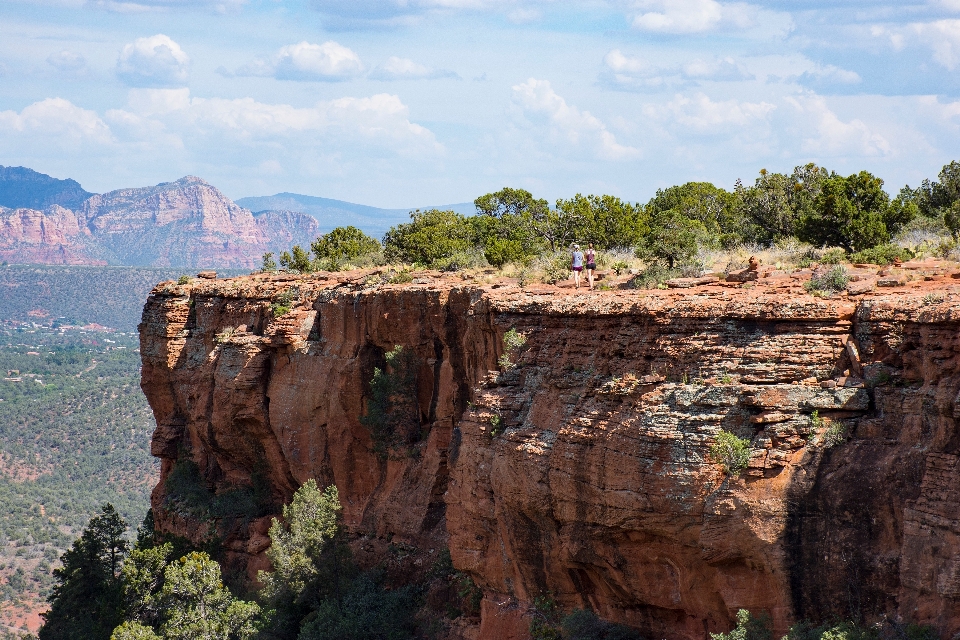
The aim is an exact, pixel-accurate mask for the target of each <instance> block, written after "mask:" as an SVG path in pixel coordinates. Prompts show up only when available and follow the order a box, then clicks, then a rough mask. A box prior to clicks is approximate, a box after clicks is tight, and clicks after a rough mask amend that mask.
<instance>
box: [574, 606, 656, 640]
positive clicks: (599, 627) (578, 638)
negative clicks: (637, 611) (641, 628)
mask: <svg viewBox="0 0 960 640" xmlns="http://www.w3.org/2000/svg"><path fill="white" fill-rule="evenodd" d="M560 626H561V628H562V629H563V638H564V640H642V636H641V635H640V633H639V632H638V631H636V630H635V629H631V628H630V627H626V626H624V625H622V624H615V623H613V622H607V621H606V620H603V619H601V618H600V617H598V616H597V614H595V613H594V612H593V611H586V610H584V609H574V610H573V611H572V612H570V614H568V615H567V616H566V617H565V618H564V619H563V622H562V623H561V624H560Z"/></svg>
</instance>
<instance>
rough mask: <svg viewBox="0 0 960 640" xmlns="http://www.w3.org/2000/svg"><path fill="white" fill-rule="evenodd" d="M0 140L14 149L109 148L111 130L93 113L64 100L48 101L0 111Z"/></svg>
mask: <svg viewBox="0 0 960 640" xmlns="http://www.w3.org/2000/svg"><path fill="white" fill-rule="evenodd" d="M0 139H2V140H3V141H4V145H3V146H5V145H10V146H12V147H15V148H24V147H30V148H33V149H37V148H45V147H47V146H48V145H49V146H52V147H53V148H56V149H64V150H69V149H74V150H77V149H81V148H87V147H89V146H90V145H93V146H102V145H109V144H110V143H111V142H112V141H113V136H112V134H111V131H110V127H108V126H107V124H106V123H105V122H104V121H103V120H101V119H100V117H99V116H98V115H97V114H96V112H94V111H89V110H87V109H82V108H80V107H78V106H76V105H74V104H73V103H72V102H70V101H68V100H64V99H63V98H47V99H46V100H42V101H40V102H35V103H33V104H31V105H28V106H27V107H24V109H23V110H22V111H20V112H19V113H17V112H16V111H0Z"/></svg>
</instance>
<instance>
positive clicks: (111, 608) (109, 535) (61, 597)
mask: <svg viewBox="0 0 960 640" xmlns="http://www.w3.org/2000/svg"><path fill="white" fill-rule="evenodd" d="M126 530H127V523H126V522H124V520H123V518H121V517H120V514H118V513H117V511H116V509H114V508H113V505H112V504H109V503H108V504H106V505H104V507H103V510H102V512H101V513H100V515H98V516H96V517H94V518H92V519H91V520H90V522H89V524H87V527H86V529H84V530H83V534H82V535H81V536H80V538H78V539H77V540H76V541H75V542H74V543H73V546H72V547H71V548H70V549H69V550H67V551H66V552H65V553H64V554H63V557H62V558H61V562H63V566H62V567H61V568H59V569H57V570H55V571H54V572H53V578H54V580H55V582H56V584H55V585H54V587H53V590H52V592H51V594H50V598H49V602H50V611H48V612H47V613H45V614H43V617H44V624H43V626H42V627H41V628H40V632H39V638H40V640H107V639H108V638H109V637H110V633H111V632H112V631H113V628H114V627H115V626H116V625H117V624H118V623H119V622H120V620H121V617H122V606H123V603H122V600H123V585H122V581H121V579H120V568H121V566H122V563H123V559H124V557H125V556H126V553H127V550H128V547H129V545H128V543H127V540H126V539H125V538H124V537H123V534H124V532H125V531H126Z"/></svg>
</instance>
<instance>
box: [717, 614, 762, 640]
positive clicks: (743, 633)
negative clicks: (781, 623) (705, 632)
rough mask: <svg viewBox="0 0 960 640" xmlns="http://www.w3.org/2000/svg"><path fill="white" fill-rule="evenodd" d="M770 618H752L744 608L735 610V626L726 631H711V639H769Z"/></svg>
mask: <svg viewBox="0 0 960 640" xmlns="http://www.w3.org/2000/svg"><path fill="white" fill-rule="evenodd" d="M771 637H772V633H771V631H770V618H769V616H767V615H766V614H763V615H761V616H760V617H758V618H754V617H753V616H752V615H751V614H750V612H749V611H747V610H746V609H740V610H739V611H737V626H736V627H734V628H733V629H732V630H731V631H728V632H727V633H711V634H710V638H711V640H770V639H771Z"/></svg>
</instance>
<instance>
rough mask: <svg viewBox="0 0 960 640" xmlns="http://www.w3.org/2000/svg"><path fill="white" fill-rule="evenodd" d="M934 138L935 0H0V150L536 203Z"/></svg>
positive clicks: (322, 189)
mask: <svg viewBox="0 0 960 640" xmlns="http://www.w3.org/2000/svg"><path fill="white" fill-rule="evenodd" d="M954 159H958V160H960V0H929V1H918V2H910V1H909V0H908V1H907V2H894V1H891V0H887V1H877V2H871V1H868V0H864V1H859V2H854V1H852V0H846V1H844V0H833V1H830V2H827V1H825V0H807V1H800V0H777V1H773V2H756V3H750V2H724V1H721V0H634V1H623V2H619V1H610V2H604V1H600V0H597V1H594V2H556V1H549V0H540V1H537V0H302V1H296V2H291V1H284V0H209V1H208V0H3V1H2V2H0V164H3V165H24V166H28V167H32V168H34V169H37V170H38V171H42V172H45V173H49V174H51V175H54V176H56V177H71V178H74V179H76V180H79V181H80V182H81V184H83V186H84V187H85V188H87V189H88V190H91V191H107V190H111V189H117V188H121V187H130V186H144V185H148V184H156V183H158V182H164V181H170V180H175V179H177V178H179V177H181V176H183V175H186V174H193V175H199V176H201V177H203V178H205V179H206V180H208V181H210V182H211V183H213V184H215V185H217V186H218V187H220V188H221V189H222V190H223V191H224V192H225V193H227V195H229V196H231V197H233V198H239V197H242V196H250V195H266V194H272V193H276V192H280V191H292V192H298V193H305V194H310V195H317V196H324V197H330V198H338V199H343V200H349V201H352V202H359V203H363V204H370V205H376V206H383V207H405V206H414V205H421V204H426V203H446V202H463V201H469V200H472V199H473V198H475V197H476V196H478V195H480V194H483V193H486V192H489V191H493V190H496V189H499V188H501V187H503V186H514V187H524V188H526V189H529V190H530V191H532V192H533V193H534V194H535V195H537V196H538V197H546V198H549V199H551V200H553V199H555V198H561V197H569V196H572V195H573V194H574V193H577V192H581V193H601V192H602V193H610V194H614V195H617V196H620V197H623V198H627V199H629V200H639V201H646V200H647V199H649V198H650V197H651V196H652V195H653V194H654V192H655V191H656V189H657V188H660V187H666V186H670V185H672V184H679V183H683V182H686V181H688V180H708V181H711V182H714V183H715V184H717V185H719V186H722V187H725V188H728V189H730V188H732V187H733V185H734V182H735V181H736V180H737V179H738V178H740V179H742V180H743V181H744V182H752V180H753V179H754V178H755V177H756V175H757V172H758V171H759V170H760V169H761V168H767V169H769V170H775V171H790V170H791V169H792V168H793V167H794V166H795V165H798V164H803V163H806V162H811V161H812V162H816V163H818V164H821V165H823V166H826V167H827V168H830V169H833V170H836V171H838V172H840V173H844V174H846V173H852V172H854V171H859V170H861V169H866V170H869V171H872V172H874V173H876V174H877V175H879V176H881V177H882V178H884V179H885V180H886V183H887V188H888V191H891V192H896V191H897V190H899V188H900V187H901V186H903V185H904V184H905V183H909V184H912V185H916V184H917V183H919V181H920V180H922V179H923V178H925V177H935V176H936V174H937V172H938V171H939V169H940V167H941V166H942V165H943V164H945V163H947V162H949V161H950V160H954Z"/></svg>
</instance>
